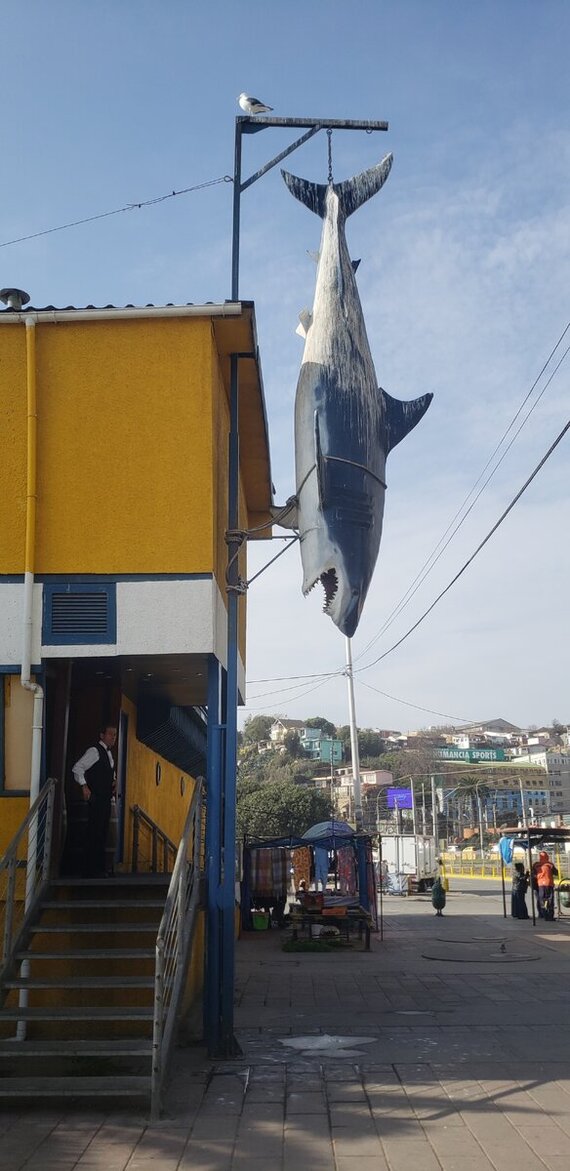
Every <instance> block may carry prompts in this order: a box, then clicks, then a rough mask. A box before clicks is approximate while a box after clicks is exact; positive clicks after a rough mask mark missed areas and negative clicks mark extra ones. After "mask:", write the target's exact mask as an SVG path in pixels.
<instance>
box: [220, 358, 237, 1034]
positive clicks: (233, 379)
mask: <svg viewBox="0 0 570 1171" xmlns="http://www.w3.org/2000/svg"><path fill="white" fill-rule="evenodd" d="M238 411H239V358H238V355H237V354H232V355H231V357H230V436H229V462H228V571H227V606H228V628H227V629H228V646H227V670H226V675H225V689H224V690H225V694H224V701H223V702H224V722H225V725H226V741H225V752H224V783H223V808H222V824H223V831H222V852H223V873H222V891H221V895H222V941H221V968H220V979H221V1028H220V1054H221V1055H222V1056H226V1057H230V1056H232V1054H235V1053H236V1050H237V1046H236V1042H235V1038H234V1007H233V1005H234V977H235V882H236V872H235V849H236V774H237V705H238V657H239V646H238V615H239V599H240V585H239V567H238V553H239V549H240V542H239V540H238V539H237V538H236V537H235V536H234V534H235V533H236V530H237V529H238V528H239V424H238Z"/></svg>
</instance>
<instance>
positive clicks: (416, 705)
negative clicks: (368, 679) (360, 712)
mask: <svg viewBox="0 0 570 1171" xmlns="http://www.w3.org/2000/svg"><path fill="white" fill-rule="evenodd" d="M358 683H359V684H360V686H361V687H367V688H368V690H369V691H375V692H376V693H377V695H383V696H384V698H385V699H393V700H394V702H395V703H403V704H404V706H405V707H413V708H415V710H416V711H418V712H428V713H429V715H430V716H443V718H444V719H445V720H457V722H458V723H460V724H474V723H475V720H468V719H467V716H450V714H449V712H436V711H434V709H433V708H431V707H422V705H421V704H420V703H410V702H409V700H407V699H398V696H397V695H389V693H388V692H387V691H381V690H380V688H379V687H373V686H372V684H371V683H365V681H364V679H359V680H358Z"/></svg>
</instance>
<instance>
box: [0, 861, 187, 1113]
mask: <svg viewBox="0 0 570 1171" xmlns="http://www.w3.org/2000/svg"><path fill="white" fill-rule="evenodd" d="M170 878H171V875H169V874H165V875H162V874H140V873H139V874H133V875H120V876H118V877H114V878H105V879H56V880H55V881H52V882H51V883H50V884H49V886H48V887H47V890H46V891H45V892H44V894H43V895H42V897H41V899H40V902H39V905H38V907H37V911H36V913H35V915H34V918H33V922H32V924H31V926H30V928H29V929H28V933H27V947H26V949H25V950H22V951H17V952H16V953H15V956H14V958H13V962H12V964H11V965H10V968H9V969H8V972H7V974H6V973H5V974H4V978H3V979H2V981H1V982H0V1005H1V1007H0V1101H2V1100H4V1101H6V1100H13V1099H24V1098H27V1099H30V1098H33V1099H34V1100H37V1099H38V1098H58V1099H71V1098H88V1099H89V1100H91V1101H92V1100H93V1099H94V1098H113V1099H117V1098H119V1097H120V1098H123V1099H124V1098H141V1097H144V1098H149V1097H150V1093H151V1073H152V1053H153V1049H152V1041H153V1013H154V1000H155V951H156V941H157V932H158V928H159V924H160V922H161V917H162V914H163V911H164V906H165V900H166V895H167V891H168V884H169V881H170Z"/></svg>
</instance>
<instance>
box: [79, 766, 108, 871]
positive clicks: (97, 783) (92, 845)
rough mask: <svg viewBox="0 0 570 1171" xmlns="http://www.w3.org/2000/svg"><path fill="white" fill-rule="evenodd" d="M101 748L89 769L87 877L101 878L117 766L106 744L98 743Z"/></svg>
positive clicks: (85, 865)
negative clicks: (112, 763) (114, 766)
mask: <svg viewBox="0 0 570 1171" xmlns="http://www.w3.org/2000/svg"><path fill="white" fill-rule="evenodd" d="M97 751H98V753H99V760H98V761H97V762H96V763H95V764H94V765H92V767H91V768H89V769H87V771H86V773H85V780H86V782H87V785H88V786H89V788H90V790H91V797H90V799H89V803H88V807H87V840H86V843H85V854H84V865H83V876H84V878H97V877H99V876H100V875H103V874H104V873H105V849H106V845H107V833H108V830H109V818H110V816H111V797H112V796H113V782H114V769H113V766H112V765H111V763H110V761H109V757H108V755H107V750H106V749H105V748H104V747H103V745H102V744H97Z"/></svg>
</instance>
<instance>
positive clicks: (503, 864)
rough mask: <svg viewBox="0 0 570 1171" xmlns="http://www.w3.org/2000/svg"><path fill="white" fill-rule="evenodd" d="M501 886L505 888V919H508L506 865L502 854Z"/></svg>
mask: <svg viewBox="0 0 570 1171" xmlns="http://www.w3.org/2000/svg"><path fill="white" fill-rule="evenodd" d="M501 886H502V888H503V919H506V917H507V896H506V893H505V863H504V860H503V855H502V854H501Z"/></svg>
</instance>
